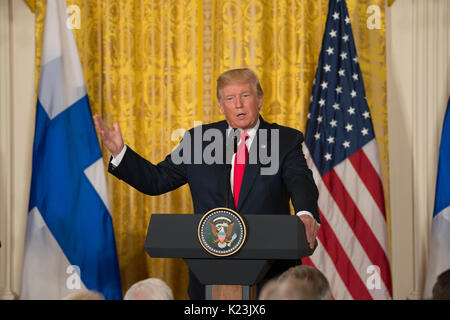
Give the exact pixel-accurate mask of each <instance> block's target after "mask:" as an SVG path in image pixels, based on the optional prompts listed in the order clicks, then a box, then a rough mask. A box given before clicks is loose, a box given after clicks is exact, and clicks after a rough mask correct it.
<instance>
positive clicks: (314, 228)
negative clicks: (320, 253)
mask: <svg viewBox="0 0 450 320" xmlns="http://www.w3.org/2000/svg"><path fill="white" fill-rule="evenodd" d="M298 217H299V218H300V220H302V222H303V224H304V225H305V231H306V240H308V243H309V246H310V248H311V249H314V241H315V240H316V236H317V232H319V228H320V225H319V224H318V223H317V221H316V220H315V219H314V218H311V217H310V216H309V215H306V214H302V215H300V216H298Z"/></svg>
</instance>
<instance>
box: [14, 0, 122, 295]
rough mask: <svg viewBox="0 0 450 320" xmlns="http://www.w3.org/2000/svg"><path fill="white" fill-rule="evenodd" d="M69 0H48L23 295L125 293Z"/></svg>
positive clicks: (100, 157) (37, 108)
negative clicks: (91, 292) (87, 290)
mask: <svg viewBox="0 0 450 320" xmlns="http://www.w3.org/2000/svg"><path fill="white" fill-rule="evenodd" d="M67 18H68V15H67V7H66V1H61V0H48V1H47V8H46V17H45V28H44V43H43V50H42V59H41V71H40V79H39V93H38V100H37V106H36V128H35V136H34V146H33V171H32V179H31V189H30V201H29V213H28V221H27V231H26V241H25V255H24V267H23V275H22V288H21V295H20V298H21V299H60V298H63V297H65V296H67V295H68V294H70V293H74V292H75V290H83V289H90V290H94V291H97V292H100V293H102V294H103V296H104V297H105V298H106V299H121V298H122V290H121V284H120V275H119V266H118V260H117V251H116V244H115V237H114V230H113V226H112V219H111V214H110V213H111V210H110V208H109V202H108V196H107V190H106V182H105V173H104V166H103V161H102V155H101V152H100V146H99V143H98V139H97V135H96V131H95V129H94V125H93V121H92V115H91V110H90V106H89V100H88V97H87V93H86V87H85V84H84V79H83V71H82V68H81V63H80V59H79V56H78V51H77V46H76V42H75V38H74V35H73V31H72V29H70V28H68V26H67V24H66V21H67Z"/></svg>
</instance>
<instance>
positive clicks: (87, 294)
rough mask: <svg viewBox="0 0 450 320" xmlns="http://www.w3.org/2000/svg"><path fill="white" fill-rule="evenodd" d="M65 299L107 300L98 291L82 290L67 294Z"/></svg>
mask: <svg viewBox="0 0 450 320" xmlns="http://www.w3.org/2000/svg"><path fill="white" fill-rule="evenodd" d="M63 300H105V298H104V297H103V295H102V294H101V293H99V292H97V291H92V290H81V291H77V292H74V293H71V294H69V295H67V296H66V297H64V299H63Z"/></svg>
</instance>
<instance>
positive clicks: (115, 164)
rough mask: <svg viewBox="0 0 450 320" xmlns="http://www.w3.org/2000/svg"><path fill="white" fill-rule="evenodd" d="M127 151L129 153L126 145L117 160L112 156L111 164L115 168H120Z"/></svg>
mask: <svg viewBox="0 0 450 320" xmlns="http://www.w3.org/2000/svg"><path fill="white" fill-rule="evenodd" d="M125 151H127V145H126V144H124V145H123V148H122V150H121V151H120V153H119V154H118V155H117V157H116V158H114V156H112V159H111V164H112V165H113V166H114V167H117V166H119V164H120V162H121V161H122V159H123V156H124V155H125Z"/></svg>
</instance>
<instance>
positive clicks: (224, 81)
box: [216, 68, 264, 100]
mask: <svg viewBox="0 0 450 320" xmlns="http://www.w3.org/2000/svg"><path fill="white" fill-rule="evenodd" d="M235 83H250V84H251V85H252V86H253V87H254V89H255V91H256V94H257V95H258V97H262V96H263V95H264V93H263V90H262V88H261V84H260V83H259V79H258V76H257V75H256V74H255V73H254V72H253V71H252V70H250V69H248V68H240V69H231V70H228V71H225V72H224V73H222V74H221V75H220V76H219V77H218V78H217V91H216V94H217V99H218V100H220V90H222V89H223V88H224V87H226V86H228V85H230V84H235Z"/></svg>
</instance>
